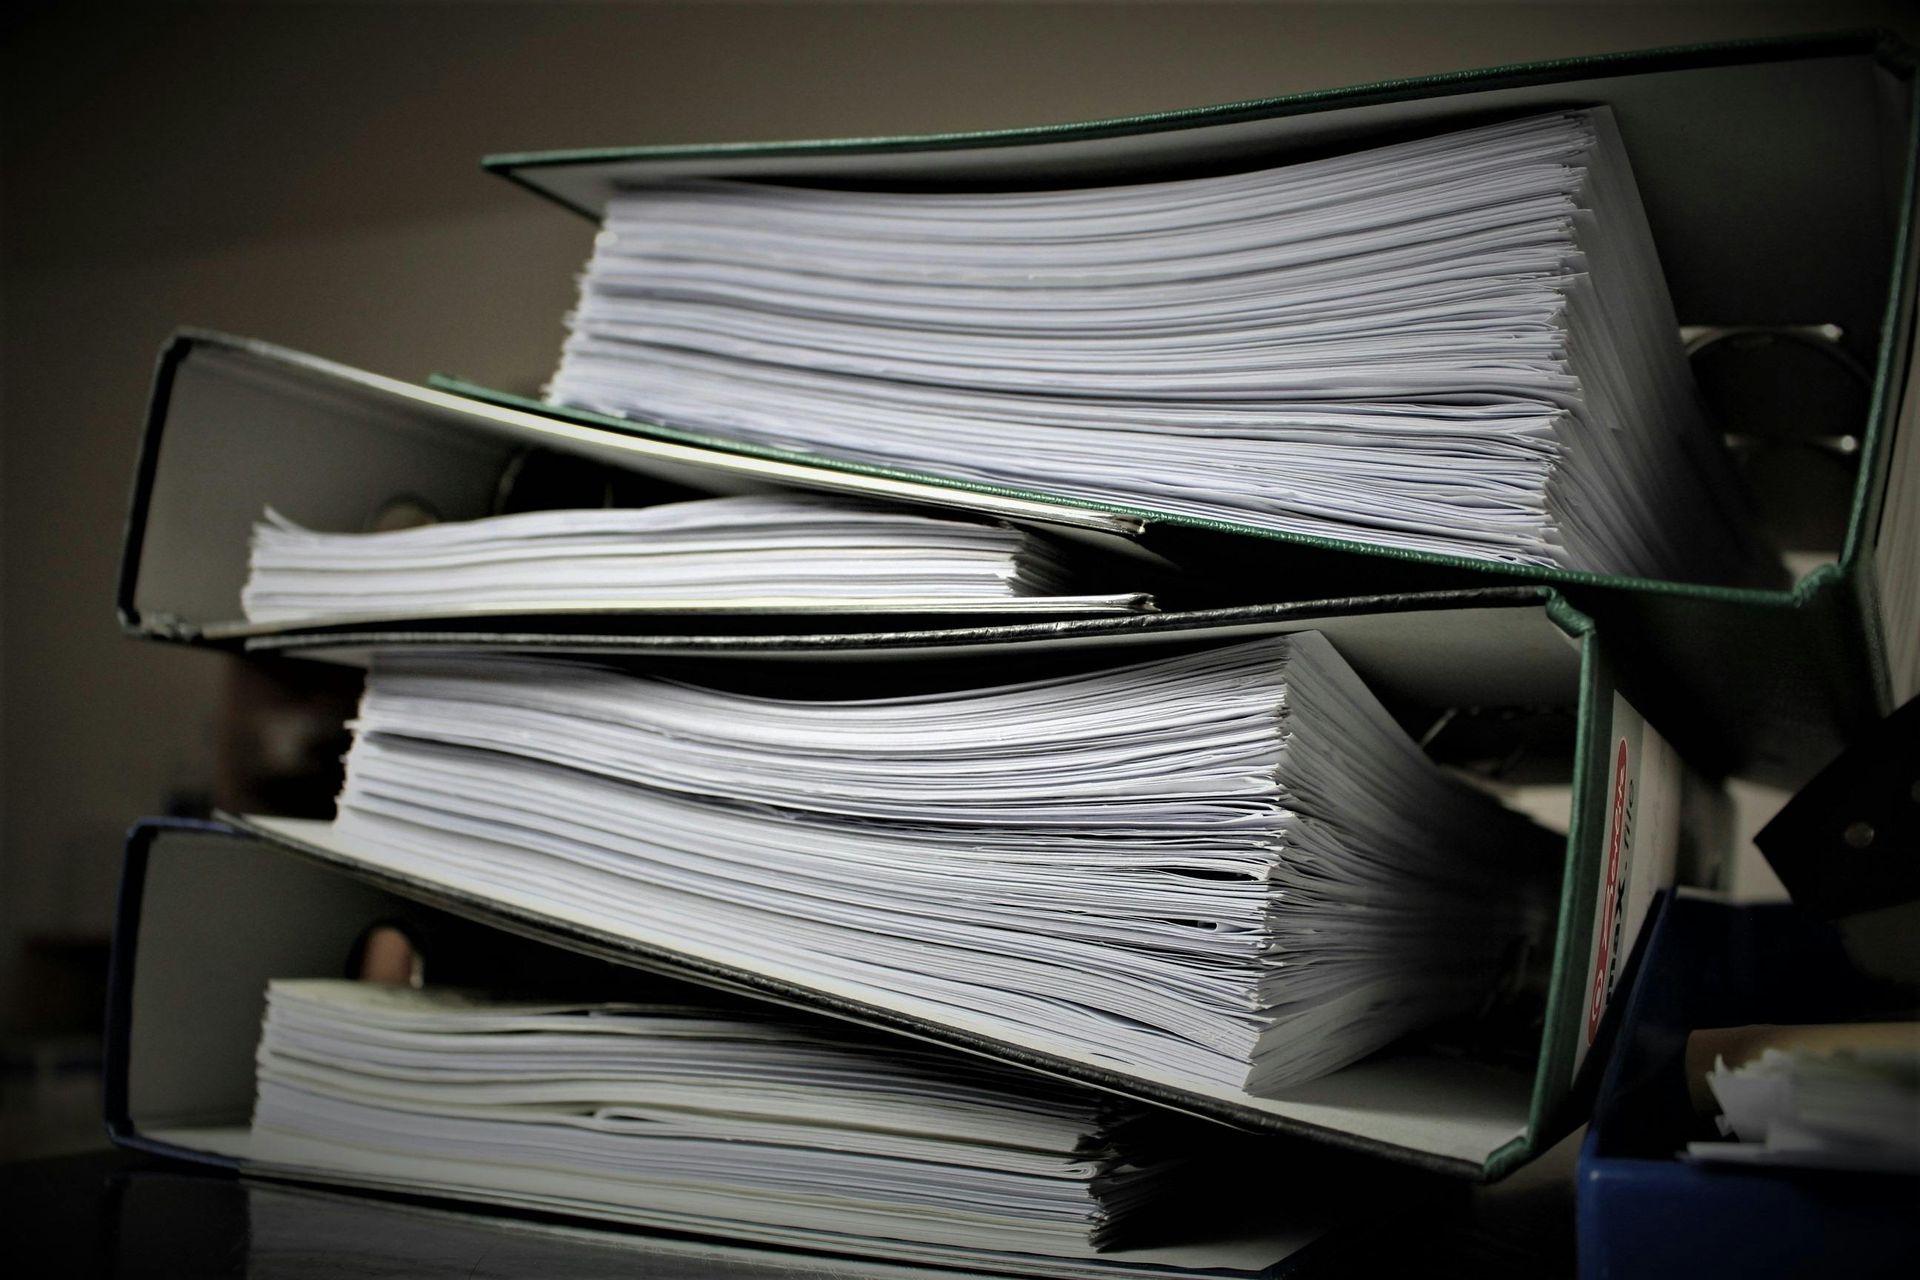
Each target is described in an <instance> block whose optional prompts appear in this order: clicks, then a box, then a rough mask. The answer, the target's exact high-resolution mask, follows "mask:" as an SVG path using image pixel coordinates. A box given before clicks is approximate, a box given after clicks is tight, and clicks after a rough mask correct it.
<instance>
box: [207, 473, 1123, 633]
mask: <svg viewBox="0 0 1920 1280" xmlns="http://www.w3.org/2000/svg"><path fill="white" fill-rule="evenodd" d="M1067 578H1068V570H1067V568H1066V566H1065V565H1064V564H1063V563H1062V561H1061V559H1060V557H1059V556H1058V555H1057V554H1056V553H1055V552H1054V550H1053V548H1052V547H1051V546H1050V544H1048V543H1047V542H1046V541H1044V540H1043V539H1041V538H1039V537H1037V536H1035V535H1033V534H1031V533H1027V532H1025V531H1022V530H1018V529H1014V528H1012V527H1009V526H1006V525H994V524H985V523H981V522H977V521H965V520H942V519H936V518H934V517H931V516H926V515H917V514H914V513H911V512H905V511H895V510H889V509H886V508H882V507H877V506H871V505H862V504H859V503H855V502H851V501H848V500H846V499H827V498H815V497H804V496H799V495H785V496H771V495H769V496H743V497H733V498H706V499H698V500H694V501H689V502H671V503H662V504H660V505H657V506H651V507H640V508H625V509H622V508H610V509H602V510H560V511H528V512H522V513H519V514H515V515H502V516H492V517H485V518H481V519H477V520H466V521H452V522H448V523H444V524H429V525H422V526H420V527H417V528H411V529H397V530H391V531H386V532H378V533H321V532H315V531H313V530H309V529H303V528H301V527H299V526H298V525H296V524H294V523H293V522H291V521H289V520H287V519H286V518H285V517H284V516H280V515H279V514H277V513H275V512H273V511H271V510H269V511H268V512H267V514H266V519H265V520H264V521H262V522H261V523H260V524H258V525H256V526H255V528H254V534H253V547H252V555H251V557H250V560H249V574H248V578H247V583H246V586H245V587H244V588H242V590H241V595H240V599H241V604H242V606H243V608H244V609H245V611H246V616H247V621H248V622H252V623H299V624H303V625H309V626H311V625H323V624H329V623H336V624H337V623H339V622H341V621H343V620H350V619H353V618H355V617H364V616H368V615H375V616H381V615H385V616H391V615H394V614H398V613H404V612H412V613H414V614H424V613H433V614H438V615H442V616H450V615H458V614H462V613H480V614H488V615H498V614H503V613H535V612H541V611H552V612H564V611H581V610H589V609H612V608H643V607H652V608H656V609H659V608H672V607H681V608H692V609H697V608H700V607H703V606H708V607H713V606H725V607H729V608H733V609H763V610H773V609H781V610H785V609H801V610H805V609H808V608H832V607H835V606H840V605H844V604H846V603H847V602H849V601H859V602H868V603H885V604H888V605H891V606H894V607H901V608H906V607H933V606H939V605H943V604H952V603H959V602H969V603H976V604H977V603H981V602H993V601H1003V602H1007V603H1009V604H1013V605H1015V606H1016V607H1018V608H1022V609H1025V608H1031V607H1034V605H1035V604H1036V603H1044V601H1045V600H1046V599H1050V598H1052V597H1056V596H1060V595H1062V594H1064V592H1065V590H1066V584H1067ZM1035 597H1040V598H1042V600H1041V601H1039V602H1036V600H1035V599H1034V598H1035ZM1071 603H1073V604H1075V605H1077V606H1092V605H1095V604H1105V605H1107V606H1108V607H1110V608H1112V609H1114V610H1116V611H1119V610H1124V609H1127V608H1129V607H1133V606H1137V605H1139V604H1141V603H1143V601H1142V600H1141V598H1140V597H1137V596H1133V597H1129V596H1115V597H1099V598H1094V597H1080V598H1076V599H1075V600H1073V601H1072V602H1071Z"/></svg>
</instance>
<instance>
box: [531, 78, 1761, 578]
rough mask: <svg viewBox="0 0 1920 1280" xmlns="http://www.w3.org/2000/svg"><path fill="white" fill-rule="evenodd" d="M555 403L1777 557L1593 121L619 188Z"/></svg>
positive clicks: (1676, 555)
mask: <svg viewBox="0 0 1920 1280" xmlns="http://www.w3.org/2000/svg"><path fill="white" fill-rule="evenodd" d="M570 324H571V326H572V335H571V337H570V338H569V339H568V341H567V343H566V348H565V353H564V355H563V357H562V360H561V362H560V367H559V370H558V372H557V374H556V375H555V377H554V380H553V382H552V384H551V386H550V388H549V392H548V394H549V396H550V397H551V399H552V400H553V401H554V402H556V403H559V404H563V405H570V406H576V407H581V408H586V409H591V410H596V411H600V412H605V413H612V414H621V415H635V416H640V417H644V418H650V419H654V420H658V421H661V422H666V423H670V424H673V425H676V426H679V427H683V428H692V429H696V430H700V431H704V432H708V433H710V434H713V435H718V436H725V437H733V438H737V439H742V440H748V441H753V442H757V443H761V444H767V445H774V446H779V447H785V448H790V449H796V450H800V451H806V452H812V451H817V452H820V453H823V454H831V455H833V456H835V457H841V458H851V459H856V460H863V461H870V462H881V463H888V464H894V465H901V466H906V467H911V468H922V469H925V470H926V471H929V472H934V473H939V474H943V475H948V476H956V477H964V478H967V479H972V480H976V481H986V482H990V483H996V484H1009V485H1018V486H1024V487H1029V488H1032V489H1036V490H1045V491H1048V492H1051V493H1054V494H1057V495H1061V496H1066V497H1073V498H1079V499H1094V500H1101V501H1107V502H1115V503H1121V504H1126V505H1129V506H1133V507H1136V508H1142V509H1145V510H1147V511H1150V512H1161V513H1173V514H1177V515H1185V516H1193V517H1202V518H1211V519H1222V520H1231V521H1235V522H1239V523H1242V524H1247V525H1253V526H1258V527H1261V528H1266V529H1273V530H1280V531H1285V532H1291V533H1296V534H1307V535H1315V536H1320V537H1327V538H1337V539H1345V540H1353V541H1359V542H1365V543H1372V544H1380V545H1386V546H1392V547H1400V548H1406V549H1410V550H1418V551H1430V552H1445V553H1453V554H1458V555H1465V556H1472V557H1477V558H1484V559H1492V560H1501V561H1509V562H1516V563H1522V564H1536V565H1563V566H1569V567H1573V568H1578V569H1588V570H1595V571H1601V572H1608V573H1622V574H1635V575H1642V576H1648V577H1658V578H1674V579H1683V580H1703V581H1740V582H1745V581H1756V580H1762V579H1766V578H1769V577H1770V576H1772V575H1777V573H1778V568H1777V563H1776V560H1775V558H1774V557H1773V556H1772V555H1771V554H1770V553H1767V552H1763V551H1762V550H1761V549H1760V548H1759V546H1758V544H1757V543H1756V541H1755V540H1754V538H1753V536H1752V535H1751V533H1750V532H1749V526H1750V517H1749V514H1748V511H1747V507H1746V504H1745V502H1744V500H1743V498H1742V497H1741V496H1740V495H1739V494H1738V492H1737V489H1736V486H1735V485H1734V483H1733V476H1732V474H1731V471H1730V469H1729V465H1728V463H1727V461H1726V459H1725V457H1724V456H1723V453H1722V451H1721V449H1720V446H1719V443H1718V442H1717V441H1716V440H1715V439H1714V438H1713V436H1712V433H1711V432H1710V430H1709V428H1708V426H1707V425H1706V423H1705V422H1704V420H1703V418H1702V416H1701V413H1700V410H1699V407H1698V405H1697V403H1696V395H1695V392H1694V390H1693V387H1692V385H1691V382H1690V378H1689V375H1688V372H1687V369H1686V367H1685V364H1684V360H1683V356H1682V354H1681V350H1680V345H1679V338H1678V330H1677V325H1676V322H1675V318H1674V314H1673V308H1672V303H1671V301H1670V300H1669V298H1668V295H1667V292H1666V285H1665V282H1664V279H1663V277H1662V276H1661V273H1660V267H1659V262H1658V260H1657V258H1656V256H1655V252H1654V248H1653V244H1652V241H1651V238H1650V235H1649V233H1648V229H1647V226H1646V218H1645V215H1644V213H1643V211H1642V209H1641V207H1640V201H1639V195H1638V193H1637V191H1636V189H1635V187H1634V183H1633V178H1632V174H1631V172H1630V171H1629V169H1628V167H1627V163H1626V156H1625V151H1624V148H1623V147H1622V144H1621V142H1620V139H1619V137H1618V134H1617V132H1616V130H1615V128H1614V124H1613V120H1612V116H1611V114H1610V112H1608V111H1607V110H1606V109H1605V108H1593V109H1590V110H1581V111H1566V112H1560V113H1556V114H1553V115H1548V116H1541V117H1538V118H1534V119H1527V120H1520V121H1511V122H1505V123H1501V124H1496V125H1490V126H1486V127H1481V128H1475V129H1469V130H1465V131H1462V132H1458V133H1453V134H1448V135H1444V136H1441V137H1435V138H1426V139H1420V140H1417V141H1412V142H1403V143H1397V144H1394V145H1391V146H1384V147H1379V148H1376V149H1374V150H1369V151H1363V152H1358V153H1355V154H1350V155H1340V156H1333V157H1330V158H1324V159H1315V160H1310V161H1305V162H1301V163H1296V164H1291V165H1287V166H1285V167H1283V168H1277V169H1268V170H1263V171H1258V172H1252V173H1238V174H1230V175H1226V176H1220V177H1206V178H1186V179H1180V180H1175V181H1166V182H1154V183H1144V184H1138V185H1130V186H1111V187H1097V188H1089V189H1081V190H1054V191H999V192H992V191H989V192H945V193H939V192H924V191H918V192H911V193H892V192H884V191H865V190H859V191H846V190H824V189H809V188H805V187H798V186H789V185H774V184H756V183H750V182H727V181H717V180H716V181H700V182H680V183H673V184H666V185H661V186H658V187H642V188H636V189H633V190H630V191H628V192H626V193H624V194H622V195H620V196H617V197H616V198H615V199H614V200H613V201H612V202H611V204H610V206H609V209H608V213H607V220H606V225H605V229H604V230H603V231H602V233H601V235H600V238H599V240H598V242H597V245H596V248H595V250H594V254H593V257H592V260H591V261H590V262H589V263H588V266H587V271H586V274H585V276H584V277H583V281H582V288H581V296H580V302H579V306H578V309H577V310H576V311H575V313H574V314H573V315H572V316H571V317H570Z"/></svg>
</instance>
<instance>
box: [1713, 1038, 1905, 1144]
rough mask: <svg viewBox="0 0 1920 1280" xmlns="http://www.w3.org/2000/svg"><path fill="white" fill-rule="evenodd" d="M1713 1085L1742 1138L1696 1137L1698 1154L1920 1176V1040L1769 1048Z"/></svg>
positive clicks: (1725, 1119) (1728, 1127)
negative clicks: (1901, 1044)
mask: <svg viewBox="0 0 1920 1280" xmlns="http://www.w3.org/2000/svg"><path fill="white" fill-rule="evenodd" d="M1707 1083H1708V1085H1709V1086H1710V1087H1711V1088H1712V1090H1713V1096H1714V1099H1715V1100H1716V1101H1718V1102H1719V1104H1720V1107H1721V1110H1722V1112H1723V1113H1724V1114H1723V1115H1722V1116H1721V1117H1720V1121H1719V1123H1720V1131H1721V1132H1722V1133H1724V1134H1727V1135H1729V1136H1731V1137H1732V1138H1733V1139H1734V1141H1731V1142H1695V1143H1690V1144H1688V1147H1687V1154H1688V1155H1689V1156H1691V1157H1693V1158H1694V1159H1696V1160H1711V1161H1718V1162H1726V1163H1736V1164H1762V1165H1794V1166H1800V1167H1803V1168H1815V1169H1859V1170H1872V1171H1880V1172H1891V1173H1920V1046H1916V1047H1915V1048H1911V1049H1905V1050H1901V1049H1888V1048H1863V1049H1852V1050H1842V1051H1838V1052H1831V1053H1829V1052H1821V1051H1818V1050H1813V1049H1768V1050H1766V1051H1765V1052H1764V1053H1762V1054H1761V1055H1760V1056H1759V1057H1758V1058H1756V1059H1754V1060H1753V1061H1752V1062H1747V1063H1743V1064H1742V1065H1740V1066H1737V1067H1729V1066H1728V1065H1727V1064H1726V1063H1725V1062H1723V1061H1719V1060H1717V1059H1716V1060H1715V1062H1714V1065H1713V1072H1712V1074H1710V1075H1709V1076H1708V1077H1707Z"/></svg>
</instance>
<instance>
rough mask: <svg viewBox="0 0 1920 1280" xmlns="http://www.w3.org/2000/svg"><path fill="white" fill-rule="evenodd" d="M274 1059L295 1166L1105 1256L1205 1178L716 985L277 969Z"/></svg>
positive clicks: (805, 1235) (1104, 1102)
mask: <svg viewBox="0 0 1920 1280" xmlns="http://www.w3.org/2000/svg"><path fill="white" fill-rule="evenodd" d="M257 1078H258V1090H259V1092H258V1102H257V1105H256V1107H255V1110H254V1116H253V1125H252V1152H253V1155H254V1156H255V1157H256V1158H257V1159H259V1160H261V1161H263V1162H266V1163H268V1164H270V1165H274V1166H278V1167H280V1168H282V1169H287V1170H292V1171H299V1172H304V1173H309V1174H311V1173H319V1174H334V1175H344V1176H346V1177H350V1178H360V1179H367V1180H370V1181H375V1182H385V1183H390V1184H398V1185H404V1186H408V1187H410V1188H452V1189H455V1190H461V1189H478V1190H482V1191H487V1192H492V1193H497V1194H501V1195H505V1196H509V1197H513V1198H515V1199H518V1200H521V1201H523V1202H525V1203H527V1204H531V1205H542V1204H544V1205H547V1206H552V1207H565V1206H567V1205H569V1204H574V1205H585V1206H587V1207H588V1208H590V1209H591V1210H593V1211H596V1212H606V1213H611V1214H613V1215H615V1216H622V1217H627V1218H630V1219H632V1220H636V1221H642V1222H646V1223H648V1224H650V1225H654V1226H661V1227H667V1228H671V1229H676V1230H684V1231H695V1232H703V1233H706V1234H718V1235H740V1234H743V1233H744V1234H746V1235H748V1236H762V1237H772V1238H774V1239H781V1240H785V1241H788V1242H797V1243H802V1244H807V1245H811V1246H813V1247H816V1248H822V1247H824V1248H828V1249H832V1250H834V1251H836V1252H843V1253H847V1252H850V1253H855V1254H859V1253H864V1252H871V1251H872V1250H874V1249H875V1248H881V1249H882V1250H883V1251H884V1250H885V1249H886V1248H887V1247H888V1246H887V1243H886V1242H889V1241H898V1242H902V1243H904V1244H905V1245H907V1246H908V1247H909V1248H911V1249H915V1250H919V1251H921V1252H923V1253H924V1254H925V1255H928V1256H930V1257H931V1258H933V1259H934V1260H938V1261H944V1262H947V1263H949V1264H951V1265H961V1266H968V1267H977V1266H988V1267H999V1268H1004V1267H1006V1266H1009V1265H1011V1266H1012V1267H1013V1268H1014V1269H1016V1270H1018V1269H1022V1267H1023V1266H1024V1267H1025V1268H1032V1267H1034V1266H1036V1265H1041V1264H1042V1263H1043V1262H1048V1261H1049V1260H1054V1261H1057V1264H1058V1265H1060V1266H1063V1267H1068V1268H1072V1267H1073V1266H1074V1265H1075V1264H1076V1263H1082V1264H1085V1263H1087V1262H1090V1261H1091V1260H1092V1259H1093V1258H1094V1257H1095V1252H1096V1250H1100V1251H1106V1250H1110V1249H1112V1248H1113V1247H1114V1246H1116V1245H1120V1246H1122V1247H1124V1246H1126V1245H1132V1244H1138V1243H1139V1237H1140V1235H1141V1229H1140V1226H1139V1223H1138V1221H1137V1219H1138V1218H1140V1217H1142V1216H1144V1217H1147V1218H1152V1217H1154V1216H1155V1212H1156V1210H1163V1209H1164V1208H1165V1207H1166V1205H1167V1203H1168V1202H1169V1201H1170V1200H1172V1199H1175V1198H1179V1192H1180V1190H1181V1185H1182V1184H1183V1183H1187V1184H1192V1183H1193V1182H1194V1180H1195V1179H1200V1180H1203V1181H1204V1180H1207V1179H1208V1178H1209V1177H1210V1176H1211V1175H1210V1172H1209V1170H1208V1169H1207V1168H1205V1167H1204V1165H1195V1164H1194V1162H1193V1158H1192V1155H1191V1154H1190V1151H1189V1149H1187V1148H1184V1147H1174V1148H1169V1147H1168V1146H1167V1145H1166V1143H1165V1141H1164V1136H1163V1137H1162V1140H1161V1141H1160V1142H1159V1143H1158V1144H1156V1143H1155V1142H1154V1141H1153V1134H1152V1133H1151V1132H1148V1133H1146V1134H1142V1133H1141V1132H1140V1130H1141V1129H1142V1128H1143V1123H1142V1122H1143V1119H1144V1116H1143V1114H1142V1111H1141V1109H1140V1108H1138V1107H1133V1106H1129V1105H1126V1104H1122V1103H1119V1102H1116V1101H1113V1100H1109V1099H1104V1098H1103V1097H1102V1096H1101V1095H1099V1094H1095V1093H1091V1092H1088V1091H1084V1090H1080V1089H1072V1088H1067V1087H1064V1086H1048V1085H1046V1084H1044V1083H1042V1082H1039V1081H1035V1080H1030V1079H1027V1078H1025V1077H1022V1076H1020V1075H1015V1074H1011V1073H1009V1072H1007V1071H1006V1070H1005V1069H1003V1068H994V1067H990V1066H987V1065H984V1064H978V1065H976V1064H971V1063H969V1062H967V1061H966V1060H965V1059H961V1058H957V1057H955V1056H954V1055H952V1054H948V1053H942V1052H936V1051H933V1050H928V1049H919V1048H914V1047H911V1046H905V1045H886V1044H878V1043H875V1042H874V1041H873V1040H872V1039H871V1038H863V1037H854V1036H852V1035H850V1034H849V1033H847V1032H845V1031H844V1030H842V1031H840V1032H838V1033H837V1034H830V1033H829V1029H828V1028H823V1027H819V1026H815V1025H809V1024H804V1023H796V1022H792V1021H790V1020H781V1019H777V1018H772V1017H768V1016H766V1015H764V1014H761V1015H759V1016H752V1015H748V1014H743V1013H740V1012H728V1011H726V1010H724V1009H719V1008H714V1007H702V1006H688V1005H635V1004H609V1003H598V1004H596V1003H585V1004H582V1003H573V1004H566V1003H531V1002H526V1001H505V1000H500V999H497V998H487V997H483V996H477V995H473V994H470V993H466V992H461V991H458V990H451V989H450V990H433V989H427V990H411V989H408V988H405V987H392V986H379V985H375V984H370V983H364V982H349V981H341V980H324V979H322V980H311V979H309V980H303V981H276V982H274V983H272V984H271V985H270V986H269V988H268V991H267V1003H266V1018H265V1025H264V1028H263V1031H262V1035H261V1040H260V1050H259V1067H258V1076H257ZM1144 1127H1146V1128H1147V1129H1149V1130H1151V1126H1144ZM1296 1207H1297V1206H1296ZM1195 1212H1198V1213H1199V1214H1200V1215H1201V1216H1202V1217H1205V1216H1207V1215H1206V1211H1205V1210H1204V1209H1201V1208H1199V1207H1198V1206H1191V1205H1190V1206H1189V1208H1188V1213H1189V1214H1192V1213H1195ZM1214 1216H1215V1217H1218V1216H1219V1215H1214ZM1166 1225H1167V1224H1166V1223H1165V1221H1164V1220H1163V1221H1162V1222H1161V1229H1162V1231H1164V1230H1165V1228H1166ZM1186 1225H1187V1227H1188V1230H1187V1231H1185V1232H1176V1234H1184V1235H1187V1236H1188V1237H1189V1238H1192V1237H1194V1236H1204V1234H1205V1233H1204V1232H1193V1231H1192V1230H1191V1219H1189V1222H1188V1224H1186ZM1149 1235H1151V1231H1149ZM1246 1252H1248V1251H1247V1250H1246V1249H1245V1248H1244V1247H1243V1248H1241V1249H1240V1250H1236V1249H1235V1248H1234V1247H1232V1246H1231V1245H1227V1246H1222V1245H1218V1244H1216V1245H1213V1246H1211V1247H1209V1246H1207V1245H1200V1246H1189V1247H1188V1248H1186V1249H1185V1250H1180V1251H1157V1252H1156V1254H1155V1255H1154V1256H1155V1260H1156V1261H1160V1262H1162V1263H1165V1262H1170V1261H1181V1262H1184V1266H1185V1267H1186V1268H1188V1269H1203V1268H1206V1269H1210V1268H1214V1267H1221V1266H1229V1265H1231V1264H1233V1263H1234V1262H1236V1261H1238V1262H1240V1263H1241V1266H1240V1267H1235V1268H1234V1269H1236V1270H1238V1269H1242V1268H1244V1266H1245V1260H1244V1258H1241V1257H1239V1256H1238V1255H1239V1254H1244V1253H1246ZM1168 1253H1171V1254H1172V1256H1171V1257H1168V1256H1167V1254H1168ZM1122 1256H1123V1257H1124V1255H1122ZM1273 1260H1274V1258H1273V1257H1271V1256H1269V1257H1266V1258H1262V1259H1260V1260H1259V1262H1258V1263H1257V1264H1255V1265H1257V1266H1263V1265H1265V1264H1266V1263H1268V1262H1271V1261H1273ZM1083 1269H1084V1267H1083ZM1094 1271H1095V1273H1097V1274H1103V1275H1104V1274H1110V1273H1125V1271H1126V1266H1125V1263H1124V1262H1123V1261H1122V1262H1113V1263H1107V1264H1105V1265H1096V1266H1095V1268H1094Z"/></svg>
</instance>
